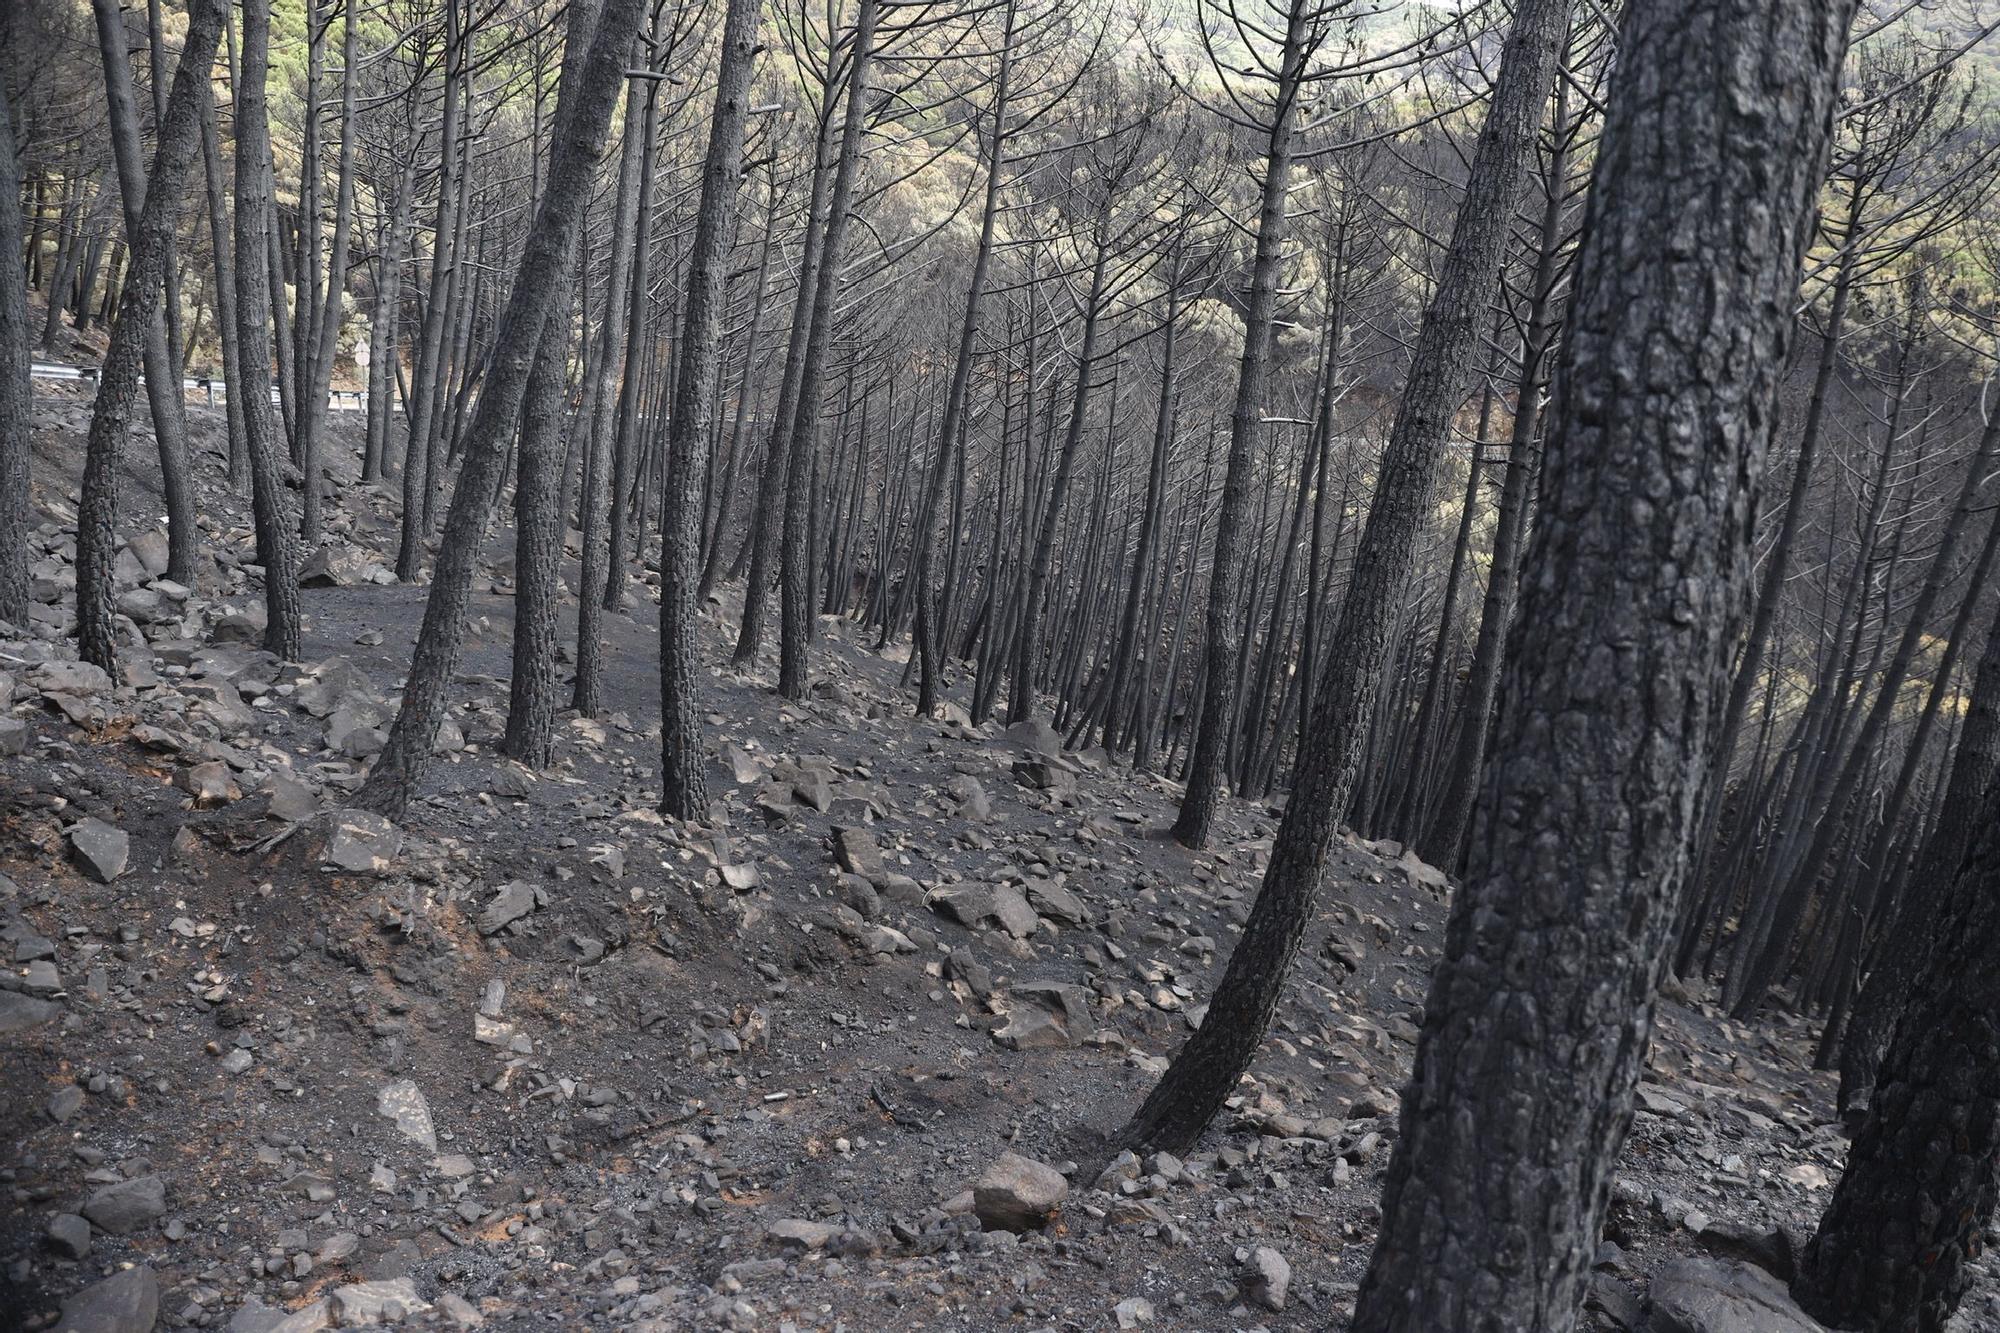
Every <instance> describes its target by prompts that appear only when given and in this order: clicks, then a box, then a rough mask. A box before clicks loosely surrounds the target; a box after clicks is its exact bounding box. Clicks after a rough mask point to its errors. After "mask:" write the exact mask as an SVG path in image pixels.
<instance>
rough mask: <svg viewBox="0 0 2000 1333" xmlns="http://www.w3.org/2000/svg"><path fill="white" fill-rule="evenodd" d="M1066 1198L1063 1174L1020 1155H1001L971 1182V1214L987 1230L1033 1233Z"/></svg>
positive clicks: (1066, 1187) (1066, 1190)
mask: <svg viewBox="0 0 2000 1333" xmlns="http://www.w3.org/2000/svg"><path fill="white" fill-rule="evenodd" d="M1068 1197H1069V1182H1068V1181H1067V1180H1065V1179H1063V1174H1062V1172H1060V1171H1058V1170H1056V1169H1055V1168H1054V1167H1052V1166H1049V1165H1047V1164H1046V1163H1043V1162H1037V1161H1035V1160H1034V1159H1033V1158H1029V1157H1023V1156H1021V1155H1020V1154H1019V1153H1011V1152H1010V1153H1002V1154H1001V1155H1000V1157H999V1158H998V1160H996V1161H995V1162H994V1163H993V1164H992V1165H991V1166H989V1167H987V1168H986V1170H985V1171H983V1172H981V1173H980V1176H979V1179H977V1180H975V1181H973V1182H972V1212H973V1216H975V1217H977V1218H978V1219H979V1224H980V1225H981V1226H982V1227H985V1228H986V1229H987V1230H988V1231H1032V1230H1034V1229H1036V1228H1038V1227H1040V1226H1041V1225H1042V1224H1043V1223H1045V1222H1047V1221H1048V1220H1049V1217H1050V1215H1051V1214H1053V1213H1054V1212H1055V1210H1056V1209H1057V1207H1059V1206H1060V1205H1061V1204H1062V1201H1063V1200H1064V1199H1066V1198H1068Z"/></svg>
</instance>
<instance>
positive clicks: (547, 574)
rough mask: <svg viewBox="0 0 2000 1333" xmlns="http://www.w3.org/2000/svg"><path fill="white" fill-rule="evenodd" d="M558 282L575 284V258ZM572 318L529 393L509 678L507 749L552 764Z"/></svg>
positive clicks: (553, 339) (517, 488) (524, 407)
mask: <svg viewBox="0 0 2000 1333" xmlns="http://www.w3.org/2000/svg"><path fill="white" fill-rule="evenodd" d="M570 260H571V262H570V263H569V264H567V265H565V266H564V272H563V273H562V274H561V275H560V277H559V281H558V284H557V285H558V287H560V288H562V289H564V290H567V289H568V287H569V286H570V279H571V277H572V276H573V273H574V269H575V257H574V255H572V256H571V257H570ZM568 355H569V320H568V318H567V317H566V315H565V314H564V313H563V312H562V311H561V310H558V311H556V312H554V313H552V314H551V316H550V318H549V319H548V320H547V321H546V322H545V323H544V325H543V328H542V345H541V346H540V347H539V348H538V349H537V350H536V352H535V364H534V368H533V369H532V370H530V371H529V372H528V387H527V389H526V390H525V391H524V392H523V394H522V403H521V443H520V448H519V450H518V451H517V455H516V459H515V464H514V468H515V481H514V670H513V674H512V675H511V676H510V677H509V678H508V684H507V735H506V739H505V742H504V744H505V747H506V750H507V753H508V754H510V755H512V756H513V757H514V758H516V759H518V760H520V761H521V762H522V763H524V764H526V765H528V767H530V768H537V769H539V768H547V767H548V766H549V760H550V758H551V757H552V755H553V753H554V750H555V738H556V700H557V682H556V603H557V602H558V601H559V600H560V597H561V590H562V553H563V527H564V517H563V505H562V490H563V479H562V477H561V475H560V474H559V472H558V469H559V468H560V467H561V465H562V457H563V447H562V425H563V417H564V415H565V413H564V411H563V408H564V406H565V404H564V401H563V400H564V398H565V397H566V392H565V391H566V390H567V389H568V387H569V385H568V383H567V382H566V380H565V377H564V369H565V366H566V364H567V359H568Z"/></svg>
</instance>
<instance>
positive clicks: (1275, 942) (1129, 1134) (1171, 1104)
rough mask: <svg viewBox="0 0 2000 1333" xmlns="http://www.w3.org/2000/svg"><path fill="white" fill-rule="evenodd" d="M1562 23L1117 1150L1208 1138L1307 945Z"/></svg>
mask: <svg viewBox="0 0 2000 1333" xmlns="http://www.w3.org/2000/svg"><path fill="white" fill-rule="evenodd" d="M1566 15H1567V6H1566V4H1565V3H1564V0H1527V2H1526V3H1524V4H1522V5H1520V6H1519V7H1518V8H1517V10H1516V12H1515V19H1514V28H1513V31H1512V32H1511V33H1510V34H1509V35H1508V38H1507V44H1506V47H1505V49H1504V51H1503V53H1502V56H1501V68H1500V76H1499V84H1498V86H1497V88H1496V90H1495V93H1494V99H1493V106H1492V109H1491V110H1490V111H1489V112H1488V114H1487V120H1486V124H1485V126H1484V127H1483V128H1482V129H1481V131H1480V135H1479V142H1478V145H1477V147H1476V148H1475V149H1474V153H1473V160H1472V173H1471V176H1470V178H1469V180H1468V182H1467V185H1466V193H1465V199H1464V202H1463V203H1462V204H1461V205H1460V206H1459V212H1458V220H1457V223H1456V225H1455V227H1454V229H1453V232H1452V241H1451V246H1450V249H1449V251H1448V252H1447V254H1446V257H1445V261H1444V269H1443V272H1442V273H1441V275H1440V278H1439V282H1438V288H1437V292H1436V294H1435V295H1434V296H1433V297H1432V299H1431V304H1430V307H1429V309H1428V310H1427V311H1426V312H1425V315H1424V321H1423V327H1422V329H1421V330H1420V332H1419V334H1418V338H1417V347H1416V353H1415V357H1414V359H1413V361H1412V362H1411V366H1410V372H1409V380H1408V385H1407V387H1406V388H1405V390H1404V393H1403V401H1402V405H1401V407H1400V409H1399V410H1398V412H1397V414H1396V423H1395V426H1394V428H1393V429H1392V430H1391V432H1390V437H1389V443H1388V446H1387V449H1386V451H1385V452H1384V455H1383V460H1382V466H1381V471H1380V479H1379V480H1378V481H1377V483H1376V487H1375V497H1374V503H1373V504H1372V505H1371V506H1370V509H1369V513H1368V524H1367V527H1366V529H1365V530H1364V532H1363V534H1362V539H1361V546H1360V548H1359V550H1358V551H1357V552H1356V555H1355V561H1354V570H1353V573H1352V575H1351V576H1350V579H1349V582H1348V588H1347V595H1346V597H1345V598H1344V599H1343V600H1342V603H1341V610H1340V618H1339V621H1338V623H1337V624H1336V626H1335V628H1334V631H1333V633H1332V635H1331V637H1330V638H1329V639H1328V640H1327V649H1328V651H1327V657H1326V662H1325V665H1324V666H1323V667H1322V668H1321V675H1320V679H1319V682H1318V684H1317V693H1316V694H1315V696H1314V700H1313V704H1312V708H1313V715H1314V721H1313V723H1312V734H1313V736H1314V738H1315V741H1316V742H1317V743H1316V744H1314V745H1312V746H1311V747H1309V749H1308V752H1307V753H1306V754H1305V755H1303V756H1302V758H1301V762H1300V764H1299V766H1298V771H1297V775H1296V777H1295V779H1294V783H1293V789H1292V795H1291V798H1290V800H1289V801H1288V803H1287V805H1286V812H1285V819H1284V822H1283V823H1282V824H1281V825H1280V827H1279V832H1278V838H1277V842H1276V845H1275V847H1274V848H1273V851H1272V856H1271V865H1270V868H1269V870H1267V871H1266V873H1265V876H1264V885H1263V888H1262V890H1261V891H1260V892H1259V894H1258V896H1257V902H1256V906H1255V907H1254V908H1253V909H1252V911H1251V914H1250V920H1249V922H1248V923H1247V925H1246V926H1245V929H1244V933H1243V937H1242V939H1241V940H1239V941H1238V942H1237V945H1236V949H1235V951H1234V952H1233V953H1232V954H1231V956H1230V960H1229V967H1228V970H1227V971H1226V972H1225V974H1224V976H1223V980H1222V984H1221V985H1220V986H1219V987H1218V988H1217V990H1216V992H1215V997H1214V999H1213V1000H1212V1001H1211V1002H1210V1005H1209V1013H1208V1018H1207V1020H1206V1021H1205V1022H1203V1024H1202V1026H1201V1028H1200V1029H1199V1030H1198V1031H1197V1032H1196V1033H1195V1035H1194V1036H1193V1037H1191V1038H1189V1040H1188V1042H1187V1044H1186V1045H1185V1046H1184V1047H1182V1048H1181V1051H1180V1054H1179V1055H1177V1056H1176V1057H1175V1058H1174V1062H1173V1064H1172V1066H1170V1067H1169V1068H1168V1070H1167V1072H1166V1074H1165V1075H1164V1076H1163V1077H1162V1078H1161V1080H1160V1083H1159V1086H1158V1087H1156V1088H1154V1090H1153V1092H1152V1095H1151V1096H1149V1097H1148V1098H1147V1099H1146V1102H1145V1104H1144V1105H1143V1106H1141V1107H1140V1108H1139V1111H1138V1113H1137V1114H1136V1115H1135V1116H1134V1117H1133V1119H1132V1122H1131V1123H1130V1124H1129V1125H1127V1126H1126V1128H1125V1130H1124V1131H1123V1134H1122V1136H1121V1137H1122V1138H1123V1140H1124V1141H1126V1142H1128V1143H1136V1144H1147V1145H1155V1146H1159V1147H1164V1148H1175V1147H1184V1146H1185V1145H1186V1144H1188V1143H1189V1142H1191V1141H1192V1140H1193V1139H1194V1137H1195V1136H1196V1135H1197V1134H1199V1133H1200V1132H1201V1130H1202V1128H1203V1126H1205V1125H1206V1124H1207V1123H1208V1122H1209V1120H1210V1118H1212V1117H1213V1116H1214V1115H1215V1113H1216V1111H1217V1110H1219V1109H1220V1108H1221V1106H1222V1103H1223V1101H1224V1099H1225V1098H1227V1097H1228V1096H1229V1093H1230V1091H1231V1090H1232V1089H1233V1088H1234V1087H1235V1086H1236V1081H1237V1079H1238V1078H1239V1077H1240V1076H1241V1075H1242V1073H1243V1071H1244V1070H1245V1069H1248V1068H1249V1067H1250V1062H1251V1060H1252V1059H1253V1058H1254V1057H1255V1055H1256V1053H1257V1048H1258V1046H1260V1045H1261V1044H1262V1042H1263V1040H1264V1031H1265V1028H1266V1027H1267V1026H1268V1025H1269V1023H1270V1020H1271V1014H1272V1013H1273V1011H1274V1010H1275V1009H1276V1007H1277V1003H1278V997H1279V995H1280V994H1281V992H1282V991H1283V988H1284V981H1285V974H1286V972H1287V971H1288V970H1289V969H1290V966H1291V961H1292V957H1293V955H1294V954H1295V953H1296V952H1297V951H1298V946H1299V942H1300V941H1301V940H1302V939H1303V938H1304V937H1305V929H1306V925H1307V923H1308V922H1309V921H1310V920H1311V918H1312V910H1313V901H1314V899H1315V897H1316V896H1317V894H1318V889H1319V880H1320V874H1321V871H1322V869H1323V867H1324V865H1325V862H1326V855H1327V851H1328V849H1329V848H1330V847H1331V846H1332V844H1333V838H1334V834H1335V831H1336V830H1337V829H1338V827H1339V825H1340V822H1341V820H1342V818H1343V817H1344V816H1345V815H1346V813H1347V805H1348V802H1349V799H1350V797H1351V795H1352V793H1353V787H1354V778H1355V773H1356V770H1357V768H1358V766H1359V762H1360V758H1361V752H1362V749H1363V747H1364V746H1365V745H1366V744H1367V739H1368V729H1369V722H1370V720H1371V719H1372V717H1373V714H1374V710H1375V700H1376V693H1377V689H1378V687H1379V684H1380V678H1381V676H1382V674H1383V668H1384V665H1385V663H1386V662H1387V660H1388V657H1389V653H1390V650H1391V648H1392V647H1393V642H1392V635H1393V633H1394V631H1395V627H1396V621H1397V618H1398V614H1399V612H1400V611H1401V609H1402V607H1403V605H1404V603H1405V601H1406V600H1407V597H1408V592H1409V582H1410V570H1411V566H1412V562H1413V560H1414V558H1415V551H1416V545H1417V539H1418V536H1419V534H1420V531H1421V528H1422V526H1423V524H1424V522H1425V521H1426V520H1427V519H1428V517H1429V515H1430V513H1431V511H1432V508H1433V506H1432V493H1433V492H1434V491H1435V490H1436V484H1437V473H1438V459H1439V456H1440V454H1441V453H1442V452H1443V445H1444V441H1445V438H1446V436H1447V434H1448V433H1449V431H1450V428H1451V422H1452V418H1453V417H1454V416H1455V415H1456V414H1457V411H1458V408H1459V406H1460V404H1461V402H1462V401H1463V399H1464V396H1465V382H1466V367H1467V366H1469V365H1470V364H1471V363H1472V360H1473V355H1472V354H1473V350H1474V343H1475V342H1476V340H1477V338H1478V329H1479V327H1480V325H1481V324H1482V323H1483V322H1484V314H1485V310H1486V304H1487V301H1488V299H1489V298H1490V296H1491V294H1492V292H1493V290H1494V285H1495V282H1496V280H1497V277H1498V274H1499V267H1500V256H1501V251H1502V248H1503V246H1504V243H1505V240H1506V236H1507V231H1508V229H1509V227H1510V226H1511V225H1512V222H1513V217H1514V211H1515V206H1516V202H1517V201H1518V200H1519V198H1520V196H1521V192H1522V188H1523V185H1524V182H1525V180H1526V176H1527V163H1528V159H1529V155H1530V154H1531V153H1532V152H1533V151H1534V144H1535V136H1536V134H1537V132H1538V130H1539V128H1540V125H1541V119H1542V108H1543V106H1544V104H1545V103H1546V102H1547V101H1548V93H1549V85H1550V81H1551V78H1552V76H1553V74H1554V70H1555V64H1556V53H1557V51H1558V49H1559V47H1560V45H1561V43H1562V39H1563V33H1564V26H1565V21H1566Z"/></svg>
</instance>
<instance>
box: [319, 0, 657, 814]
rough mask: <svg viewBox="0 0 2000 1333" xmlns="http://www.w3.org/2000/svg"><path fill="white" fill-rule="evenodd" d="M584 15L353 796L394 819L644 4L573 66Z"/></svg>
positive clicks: (618, 18)
mask: <svg viewBox="0 0 2000 1333" xmlns="http://www.w3.org/2000/svg"><path fill="white" fill-rule="evenodd" d="M588 9H589V6H588V5H586V4H583V3H579V2H575V0H573V3H572V5H571V8H570V20H569V38H568V42H569V49H568V50H567V51H566V52H565V55H564V60H563V66H564V74H565V77H564V78H563V80H562V91H561V92H559V93H558V94H557V99H556V108H557V109H556V131H555V137H554V143H553V145H552V147H551V150H550V154H549V175H548V185H547V187H546V188H545V190H544V192H543V195H542V201H541V204H540V206H539V207H538V208H537V209H536V210H535V221H534V226H533V228H532V229H531V230H530V231H529V233H528V240H527V244H526V246H525V247H524V248H523V250H522V253H521V262H520V267H519V268H518V270H517V271H516V273H515V276H514V288H513V290H512V291H511V292H510V293H509V294H508V297H507V305H506V308H505V310H503V311H502V313H501V315H500V319H499V321H498V323H497V324H496V325H495V329H494V336H493V356H492V364H491V367H490V368H489V369H488V371H487V373H486V379H485V382H484V384H482V385H481V386H480V391H479V399H478V403H477V405H476V406H475V407H474V409H473V415H472V420H471V422H470V424H469V425H468V426H467V429H466V432H465V438H466V441H467V445H466V450H465V460H464V462H463V463H462V464H461V465H460V469H459V474H458V484H457V486H456V488H455V489H454V490H453V492H452V497H451V508H450V511H449V512H448V513H447V514H446V516H445V527H444V540H443V542H442V543H440V545H439V547H438V558H437V565H436V568H435V569H434V571H433V573H432V575H431V593H430V597H429V598H428V599H427V600H426V602H425V604H424V623H423V628H422V630H421V631H419V633H418V636H417V647H416V652H415V654H414V656H413V658H412V660H411V664H410V678H409V683H408V684H407V685H405V686H404V689H403V705H402V707H401V708H400V709H398V710H397V712H396V722H395V725H394V726H393V727H392V728H391V729H390V732H389V743H388V744H387V745H386V746H385V747H384V748H383V750H382V753H381V755H380V756H379V757H378V758H377V760H376V762H375V768H374V770H373V771H371V772H370V773H369V775H368V781H367V782H366V783H365V784H363V786H362V788H361V790H360V792H359V793H357V794H356V796H355V798H354V799H355V804H357V805H359V806H362V807H364V808H366V809H370V810H375V811H378V812H380V813H383V814H391V815H399V814H401V813H402V812H403V810H404V809H405V808H406V807H407V806H408V805H409V803H410V798H411V796H412V795H414V794H415V791H416V785H417V782H418V781H419V780H420V779H421V778H422V776H423V773H424V769H425V768H426V767H427V766H428V765H429V763H430V760H431V747H432V746H433V745H434V744H435V743H436V740H437V730H438V724H439V723H440V722H442V721H443V720H444V710H445V691H446V689H447V688H448V687H449V686H450V684H451V678H452V674H453V673H454V672H455V671H456V670H457V667H458V657H459V651H460V649H461V648H462V646H463V644H464V640H465V609H466V606H467V604H468V603H469V602H470V601H471V598H472V574H473V569H474V566H475V565H476V564H477V563H478V559H479V549H480V547H482V546H483V545H485V542H486V529H487V525H488V524H489V523H490V522H491V521H492V518H493V507H494V505H495V504H496V503H497V502H498V499H499V492H500V481H501V479H502V477H503V476H504V473H505V469H506V465H507V452H508V450H507V446H508V440H509V437H510V436H511V435H512V433H513V429H514V425H515V422H516V420H517V418H518V417H519V416H520V412H521V399H522V396H523V395H524V394H525V392H526V390H527V382H528V376H529V373H530V371H531V370H532V369H533V366H534V359H535V354H536V352H537V351H538V350H539V348H540V344H541V333H542V329H543V327H544V325H545V324H546V323H547V322H548V318H549V312H550V310H552V309H553V308H554V307H555V306H556V304H557V301H558V299H559V298H560V297H561V296H563V295H564V293H562V292H559V291H558V290H557V286H558V279H559V278H560V277H561V275H562V273H563V271H564V269H565V268H566V267H567V263H568V258H569V255H570V251H571V249H572V247H574V245H575V243H576V232H577V221H578V219H579V218H581V217H582V214H583V206H584V202H585V200H586V198H587V197H588V195H589V193H590V176H591V172H592V171H593V170H594V169H595V167H596V165H597V157H598V154H599V152H600V151H601V150H602V149H603V147H604V136H605V132H606V130H607V129H608V128H609V127H610V124H611V109H612V107H613V106H614V105H615V104H616V103H617V101H618V95H619V93H620V91H621V90H622V89H623V87H624V82H625V81H624V79H623V78H622V77H620V70H621V68H622V66H623V63H624V56H625V53H626V51H627V49H628V48H629V47H630V46H631V42H632V36H633V33H634V32H635V31H636V30H637V27H638V23H639V16H640V14H641V13H642V12H644V9H645V0H606V3H605V5H604V8H603V13H602V15H601V16H598V18H597V23H596V36H595V37H594V38H592V39H591V41H590V50H589V55H588V56H587V57H585V58H584V59H583V60H581V61H578V60H575V59H573V58H572V57H573V56H574V55H575V52H576V51H577V50H578V49H580V48H581V47H582V45H583V34H584V33H585V32H588V31H589V30H590V19H591V15H590V14H589V13H588ZM572 75H573V76H574V77H570V76H572Z"/></svg>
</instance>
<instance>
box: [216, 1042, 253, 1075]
mask: <svg viewBox="0 0 2000 1333" xmlns="http://www.w3.org/2000/svg"><path fill="white" fill-rule="evenodd" d="M255 1062H256V1057H254V1056H252V1055H251V1054H250V1052H248V1051H246V1050H244V1049H243V1048H242V1047H241V1046H237V1047H235V1048H233V1049H232V1050H231V1051H230V1052H229V1053H228V1054H227V1055H225V1056H223V1057H222V1072H223V1073H225V1074H244V1073H248V1072H249V1070H250V1066H251V1065H252V1064H254V1063H255Z"/></svg>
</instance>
